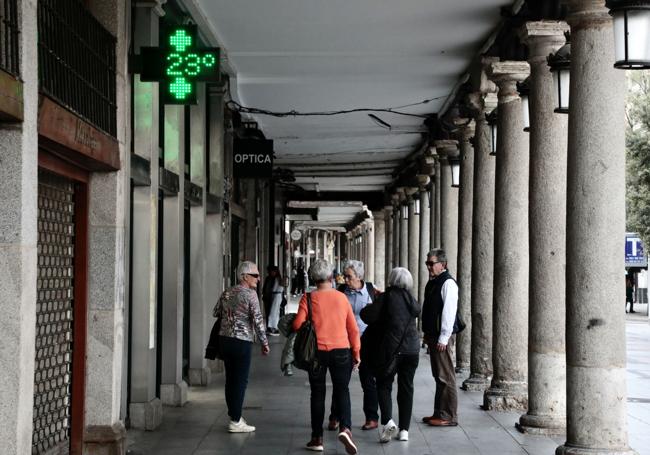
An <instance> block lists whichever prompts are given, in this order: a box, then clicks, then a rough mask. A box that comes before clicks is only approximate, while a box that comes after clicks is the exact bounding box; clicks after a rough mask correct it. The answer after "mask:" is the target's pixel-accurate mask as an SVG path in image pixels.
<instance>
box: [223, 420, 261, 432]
mask: <svg viewBox="0 0 650 455" xmlns="http://www.w3.org/2000/svg"><path fill="white" fill-rule="evenodd" d="M228 431H229V432H230V433H251V432H253V431H255V427H254V426H253V425H249V424H247V423H246V421H245V420H244V418H243V417H240V419H239V422H233V421H232V420H231V421H230V423H229V424H228Z"/></svg>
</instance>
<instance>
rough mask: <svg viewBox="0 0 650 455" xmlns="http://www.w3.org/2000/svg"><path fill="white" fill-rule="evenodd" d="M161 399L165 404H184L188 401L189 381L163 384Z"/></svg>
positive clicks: (161, 386)
mask: <svg viewBox="0 0 650 455" xmlns="http://www.w3.org/2000/svg"><path fill="white" fill-rule="evenodd" d="M160 399H161V400H162V402H163V404H164V405H165V406H183V405H184V404H185V403H187V383H186V382H185V381H181V382H179V383H178V384H161V385H160Z"/></svg>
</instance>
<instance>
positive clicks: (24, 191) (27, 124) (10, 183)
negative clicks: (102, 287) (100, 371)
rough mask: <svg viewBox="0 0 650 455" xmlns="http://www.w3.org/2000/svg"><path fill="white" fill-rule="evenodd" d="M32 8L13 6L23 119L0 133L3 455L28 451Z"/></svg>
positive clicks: (33, 262) (34, 123) (34, 167)
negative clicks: (17, 28)
mask: <svg viewBox="0 0 650 455" xmlns="http://www.w3.org/2000/svg"><path fill="white" fill-rule="evenodd" d="M36 3H37V2H36V1H34V0H32V1H22V2H18V3H17V5H18V21H19V22H18V27H19V29H20V31H21V33H20V34H19V35H18V51H19V54H20V71H21V79H22V82H23V87H22V88H23V93H22V103H23V107H22V109H23V112H22V113H23V118H24V120H23V122H21V123H16V124H14V125H11V126H8V125H3V127H2V128H0V156H1V157H2V165H0V190H2V195H3V196H2V204H0V273H1V276H2V285H1V286H0V302H2V303H0V333H2V334H3V337H2V349H0V371H2V387H1V388H0V403H2V406H0V441H2V442H0V444H2V452H3V453H6V454H8V455H14V454H29V453H32V428H33V427H32V420H33V408H34V365H35V361H34V359H35V357H36V347H35V342H36V297H37V289H36V280H37V276H38V267H37V264H38V257H37V241H38V233H37V223H38V221H37V219H38V199H37V198H38V178H37V176H38V48H37V42H36V39H35V37H36V36H37V33H38V32H37V18H36V12H37V5H36ZM14 4H15V3H14ZM3 39H4V38H3ZM3 102H5V101H4V99H3ZM113 354H114V353H113ZM109 363H111V362H110V361H109Z"/></svg>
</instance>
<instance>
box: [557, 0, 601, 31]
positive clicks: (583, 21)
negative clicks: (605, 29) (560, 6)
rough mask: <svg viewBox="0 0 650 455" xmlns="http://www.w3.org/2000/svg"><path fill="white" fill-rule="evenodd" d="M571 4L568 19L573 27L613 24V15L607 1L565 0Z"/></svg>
mask: <svg viewBox="0 0 650 455" xmlns="http://www.w3.org/2000/svg"><path fill="white" fill-rule="evenodd" d="M565 3H566V4H567V5H568V6H569V14H568V15H567V19H566V21H567V22H568V23H569V25H570V26H571V28H572V29H579V28H594V27H599V26H601V25H603V24H611V23H612V17H611V16H610V15H609V9H608V8H607V7H606V6H605V2H603V1H600V0H565Z"/></svg>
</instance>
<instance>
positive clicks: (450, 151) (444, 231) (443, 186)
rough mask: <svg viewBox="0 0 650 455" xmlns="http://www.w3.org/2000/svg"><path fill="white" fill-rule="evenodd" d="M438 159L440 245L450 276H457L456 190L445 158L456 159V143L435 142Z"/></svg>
mask: <svg viewBox="0 0 650 455" xmlns="http://www.w3.org/2000/svg"><path fill="white" fill-rule="evenodd" d="M436 151H437V152H438V156H439V157H440V160H439V163H440V172H439V173H438V175H439V176H440V178H439V179H438V180H439V181H440V245H441V246H442V249H443V250H445V252H446V253H447V268H448V269H449V272H450V273H451V275H452V276H453V277H454V278H456V277H457V276H458V268H457V263H456V261H457V259H458V188H452V187H451V165H450V164H449V161H448V159H447V158H455V157H458V153H459V152H458V142H457V141H454V140H444V141H436Z"/></svg>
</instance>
